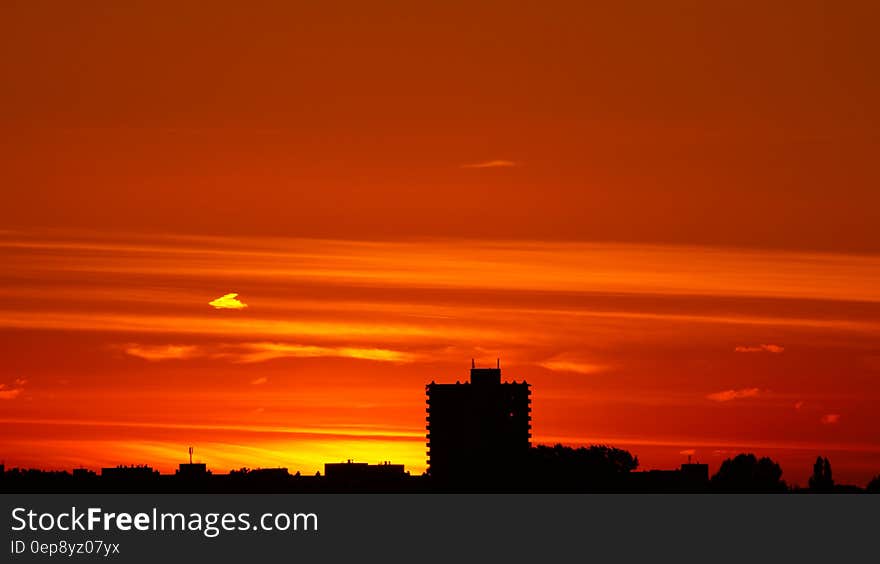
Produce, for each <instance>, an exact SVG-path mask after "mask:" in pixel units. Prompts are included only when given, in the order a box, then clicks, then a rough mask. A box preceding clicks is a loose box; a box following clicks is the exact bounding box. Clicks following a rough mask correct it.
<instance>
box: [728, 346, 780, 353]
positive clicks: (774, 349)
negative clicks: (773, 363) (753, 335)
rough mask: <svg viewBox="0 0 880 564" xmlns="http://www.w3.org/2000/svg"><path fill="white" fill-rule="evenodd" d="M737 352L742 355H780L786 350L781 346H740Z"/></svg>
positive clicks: (736, 349)
mask: <svg viewBox="0 0 880 564" xmlns="http://www.w3.org/2000/svg"><path fill="white" fill-rule="evenodd" d="M733 350H735V351H736V352H740V353H761V352H768V353H773V354H779V353H781V352H783V351H784V350H785V347H783V346H781V345H742V346H738V347H736V348H735V349H733Z"/></svg>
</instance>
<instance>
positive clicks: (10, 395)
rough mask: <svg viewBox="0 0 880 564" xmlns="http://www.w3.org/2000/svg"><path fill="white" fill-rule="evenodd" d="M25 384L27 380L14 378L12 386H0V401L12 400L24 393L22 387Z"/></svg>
mask: <svg viewBox="0 0 880 564" xmlns="http://www.w3.org/2000/svg"><path fill="white" fill-rule="evenodd" d="M25 384H27V380H25V379H23V378H16V380H15V384H14V386H12V387H10V386H7V385H6V384H0V400H12V399H15V398H17V397H18V396H20V395H21V393H22V392H24V385H25Z"/></svg>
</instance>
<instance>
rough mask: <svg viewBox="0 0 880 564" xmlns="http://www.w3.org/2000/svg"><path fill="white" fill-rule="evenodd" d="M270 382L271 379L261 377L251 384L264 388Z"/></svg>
mask: <svg viewBox="0 0 880 564" xmlns="http://www.w3.org/2000/svg"><path fill="white" fill-rule="evenodd" d="M268 381H269V379H268V378H266V377H265V376H260V377H259V378H255V379H253V380H251V384H253V385H254V386H262V385H263V384H265V383H266V382H268Z"/></svg>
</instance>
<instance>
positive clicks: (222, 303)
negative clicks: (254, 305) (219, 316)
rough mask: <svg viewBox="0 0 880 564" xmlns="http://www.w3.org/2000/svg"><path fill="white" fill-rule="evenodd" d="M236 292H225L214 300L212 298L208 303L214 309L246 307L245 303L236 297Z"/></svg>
mask: <svg viewBox="0 0 880 564" xmlns="http://www.w3.org/2000/svg"><path fill="white" fill-rule="evenodd" d="M237 298H238V294H234V293H233V294H225V295H223V296H220V297H219V298H217V299H216V300H212V301H210V302H208V305H210V306H213V307H214V308H215V309H244V308H246V307H247V304H246V303H244V302H242V301H241V300H239V299H237Z"/></svg>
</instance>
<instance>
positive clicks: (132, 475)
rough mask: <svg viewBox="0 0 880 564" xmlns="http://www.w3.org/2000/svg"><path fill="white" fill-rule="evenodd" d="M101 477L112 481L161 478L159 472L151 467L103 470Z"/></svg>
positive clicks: (120, 467) (119, 467)
mask: <svg viewBox="0 0 880 564" xmlns="http://www.w3.org/2000/svg"><path fill="white" fill-rule="evenodd" d="M101 477H102V478H107V479H110V480H149V479H154V478H158V477H159V471H158V470H153V469H152V468H151V467H150V466H147V465H143V466H116V467H113V468H101Z"/></svg>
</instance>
